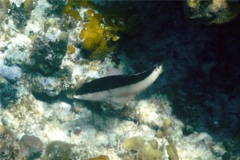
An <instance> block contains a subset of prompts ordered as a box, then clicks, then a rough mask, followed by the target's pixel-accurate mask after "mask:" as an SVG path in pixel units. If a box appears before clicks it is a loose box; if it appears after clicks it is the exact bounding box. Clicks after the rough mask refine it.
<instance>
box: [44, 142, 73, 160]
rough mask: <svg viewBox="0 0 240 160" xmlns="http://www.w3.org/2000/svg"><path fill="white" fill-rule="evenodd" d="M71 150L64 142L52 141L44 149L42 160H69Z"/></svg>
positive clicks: (70, 146)
mask: <svg viewBox="0 0 240 160" xmlns="http://www.w3.org/2000/svg"><path fill="white" fill-rule="evenodd" d="M71 149H72V145H70V144H68V143H66V142H61V141H52V142H50V143H49V144H48V145H47V147H46V150H45V155H44V156H43V160H70V159H71Z"/></svg>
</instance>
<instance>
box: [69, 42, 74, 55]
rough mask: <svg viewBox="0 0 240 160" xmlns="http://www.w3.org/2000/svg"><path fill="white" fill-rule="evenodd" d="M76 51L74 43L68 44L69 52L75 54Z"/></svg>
mask: <svg viewBox="0 0 240 160" xmlns="http://www.w3.org/2000/svg"><path fill="white" fill-rule="evenodd" d="M74 52H75V47H74V46H73V45H71V44H70V45H68V48H67V53H68V54H73V53H74Z"/></svg>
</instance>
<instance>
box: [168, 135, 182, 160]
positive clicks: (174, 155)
mask: <svg viewBox="0 0 240 160" xmlns="http://www.w3.org/2000/svg"><path fill="white" fill-rule="evenodd" d="M166 139H167V141H168V145H167V153H168V156H169V160H179V157H178V152H177V149H176V146H175V144H174V143H173V140H172V139H171V138H169V137H168V138H166Z"/></svg>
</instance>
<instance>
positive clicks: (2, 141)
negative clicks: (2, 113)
mask: <svg viewBox="0 0 240 160" xmlns="http://www.w3.org/2000/svg"><path fill="white" fill-rule="evenodd" d="M0 153H1V154H0V159H1V160H15V159H19V160H20V159H22V158H23V157H22V156H21V153H20V146H19V143H18V141H16V140H15V138H14V136H13V134H12V133H11V132H10V131H9V130H8V129H5V128H4V133H3V134H2V135H1V134H0Z"/></svg>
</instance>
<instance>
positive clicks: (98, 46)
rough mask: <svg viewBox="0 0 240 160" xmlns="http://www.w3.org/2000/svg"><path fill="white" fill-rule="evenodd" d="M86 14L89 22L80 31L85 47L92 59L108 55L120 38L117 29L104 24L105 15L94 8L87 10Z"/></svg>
mask: <svg viewBox="0 0 240 160" xmlns="http://www.w3.org/2000/svg"><path fill="white" fill-rule="evenodd" d="M85 14H86V17H87V21H88V22H87V23H85V24H84V25H83V29H82V31H81V33H80V38H81V39H82V40H83V49H84V50H86V51H87V52H89V57H90V58H92V59H99V58H100V59H101V58H103V57H106V55H107V53H109V52H111V51H113V50H114V48H115V45H114V43H113V42H115V41H117V40H118V39H119V37H118V36H117V35H116V32H117V30H116V29H115V28H113V27H111V26H107V24H104V22H103V17H102V16H101V15H100V14H99V13H97V12H96V11H94V10H93V9H89V10H87V11H86V12H85Z"/></svg>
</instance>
